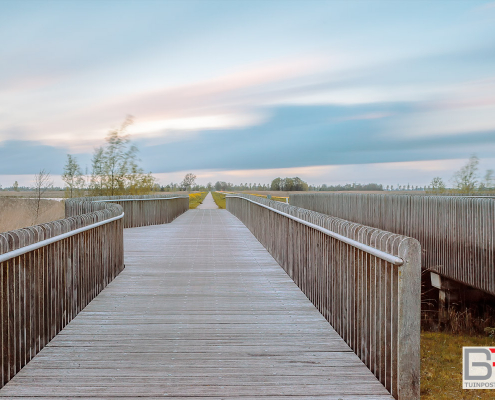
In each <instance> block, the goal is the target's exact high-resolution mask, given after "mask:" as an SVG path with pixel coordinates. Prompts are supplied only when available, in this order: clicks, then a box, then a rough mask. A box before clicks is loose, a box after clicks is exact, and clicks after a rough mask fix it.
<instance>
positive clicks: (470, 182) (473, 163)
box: [452, 154, 480, 193]
mask: <svg viewBox="0 0 495 400" xmlns="http://www.w3.org/2000/svg"><path fill="white" fill-rule="evenodd" d="M479 162H480V160H479V158H478V157H476V155H474V154H473V155H472V156H471V157H470V158H469V160H468V162H467V163H466V165H464V166H463V167H462V168H461V169H460V170H459V171H457V172H456V173H455V174H454V177H453V179H452V180H453V183H454V187H455V188H456V189H457V190H459V191H460V192H461V193H472V192H474V191H475V190H476V187H477V185H478V175H477V173H478V164H479Z"/></svg>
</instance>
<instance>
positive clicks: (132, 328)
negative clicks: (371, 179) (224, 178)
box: [0, 199, 392, 400]
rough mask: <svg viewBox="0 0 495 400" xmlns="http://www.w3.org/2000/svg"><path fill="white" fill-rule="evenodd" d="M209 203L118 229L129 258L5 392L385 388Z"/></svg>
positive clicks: (156, 394)
mask: <svg viewBox="0 0 495 400" xmlns="http://www.w3.org/2000/svg"><path fill="white" fill-rule="evenodd" d="M208 202H209V199H206V200H205V203H204V205H205V206H206V205H207V204H208ZM205 208H206V207H202V208H201V209H197V210H190V211H188V212H186V213H185V214H183V215H181V216H180V217H178V218H177V219H176V220H175V221H174V222H172V223H170V224H166V225H157V226H148V227H142V228H132V229H127V230H125V264H126V268H125V270H124V271H123V272H122V273H121V274H120V275H119V276H118V277H117V278H116V279H115V280H114V281H113V282H112V283H110V285H109V286H107V288H106V289H104V290H103V291H102V292H101V293H100V295H98V296H97V297H96V298H95V299H94V300H93V301H92V302H91V303H90V304H89V305H88V306H87V307H86V308H85V309H84V310H83V311H82V312H81V313H80V314H79V315H78V316H77V317H76V318H75V319H74V320H73V321H72V322H70V323H69V324H68V325H67V327H66V328H65V329H63V330H62V331H61V332H60V333H59V334H58V335H57V336H56V337H55V338H54V339H53V340H52V341H51V342H50V343H49V344H48V345H47V346H46V347H45V348H44V349H43V350H42V351H41V352H40V353H39V354H38V355H37V356H36V357H35V358H34V359H33V360H32V361H31V362H29V364H28V365H27V366H26V367H24V369H23V370H21V372H20V373H18V374H17V375H16V376H15V377H14V378H13V379H12V380H11V381H10V382H9V383H7V385H6V386H5V387H4V388H3V389H2V390H0V396H3V397H7V398H25V399H35V398H36V399H47V398H64V399H68V398H79V399H89V398H91V399H113V398H146V399H153V398H156V399H158V398H163V397H168V398H175V399H189V400H191V399H210V400H216V399H234V398H244V399H271V400H278V399H282V398H290V399H314V398H322V399H335V400H337V399H345V400H350V399H353V400H359V399H364V400H385V399H392V397H391V396H390V395H389V394H388V393H387V391H386V390H385V388H384V387H383V386H382V385H381V384H380V383H379V382H378V380H377V379H376V378H375V377H374V375H373V374H372V373H371V372H370V371H369V370H368V368H366V366H365V365H364V364H363V363H362V362H361V361H360V360H359V358H358V357H357V356H356V355H355V354H354V352H353V351H352V350H351V349H350V348H349V347H348V346H347V345H346V344H345V342H344V341H343V340H342V339H341V338H340V337H339V336H338V335H337V334H336V333H335V331H334V330H333V329H332V327H331V326H330V325H329V324H328V322H327V321H326V320H325V319H324V318H323V316H322V315H321V314H320V313H319V312H318V311H317V310H316V308H315V307H314V306H313V305H312V304H311V303H310V301H309V300H308V299H307V298H306V296H305V295H304V294H303V293H302V292H301V291H300V290H299V288H298V287H297V286H296V285H295V284H294V282H293V281H292V280H291V279H290V278H289V277H288V276H287V275H286V273H285V272H284V271H283V269H282V268H281V267H280V266H279V265H278V264H277V263H276V262H275V261H274V259H273V258H272V257H271V256H270V254H269V253H268V252H267V251H266V250H265V249H264V247H263V246H262V245H261V244H260V243H259V242H258V241H257V240H256V239H255V238H254V236H253V235H252V234H251V233H250V231H249V230H248V229H247V228H246V227H245V226H244V225H243V224H242V223H241V222H240V221H239V220H238V219H237V218H236V217H234V216H233V215H231V214H230V213H229V212H228V211H226V210H219V209H216V210H215V209H208V208H206V209H205Z"/></svg>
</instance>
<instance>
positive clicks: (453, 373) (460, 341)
mask: <svg viewBox="0 0 495 400" xmlns="http://www.w3.org/2000/svg"><path fill="white" fill-rule="evenodd" d="M493 345H495V339H494V338H490V337H487V336H467V335H454V334H451V333H444V332H422V333H421V399H422V400H452V399H455V400H457V399H463V400H464V399H469V400H471V399H482V400H485V399H494V398H495V390H488V389H485V390H478V389H476V390H464V389H462V347H463V346H493Z"/></svg>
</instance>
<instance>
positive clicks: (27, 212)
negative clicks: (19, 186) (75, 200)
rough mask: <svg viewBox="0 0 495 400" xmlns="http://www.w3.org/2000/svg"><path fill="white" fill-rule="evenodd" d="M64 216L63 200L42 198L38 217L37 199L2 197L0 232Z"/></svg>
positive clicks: (0, 202)
mask: <svg viewBox="0 0 495 400" xmlns="http://www.w3.org/2000/svg"><path fill="white" fill-rule="evenodd" d="M64 216H65V210H64V203H63V202H62V201H56V200H41V203H40V211H39V215H38V218H36V200H29V199H20V198H0V232H6V231H12V230H14V229H20V228H25V227H27V226H32V225H37V224H42V223H44V222H50V221H54V220H57V219H61V218H64Z"/></svg>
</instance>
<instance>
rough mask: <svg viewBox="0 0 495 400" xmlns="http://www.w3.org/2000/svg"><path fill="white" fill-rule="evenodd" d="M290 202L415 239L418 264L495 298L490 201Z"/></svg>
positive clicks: (340, 198) (315, 198)
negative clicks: (419, 246)
mask: <svg viewBox="0 0 495 400" xmlns="http://www.w3.org/2000/svg"><path fill="white" fill-rule="evenodd" d="M290 204H292V205H294V206H297V207H303V208H307V209H310V210H313V211H317V212H320V213H323V214H328V215H331V216H334V217H338V218H343V219H346V220H349V221H353V222H356V223H359V224H364V225H369V226H373V227H375V228H379V229H383V230H386V231H389V232H394V233H397V234H401V235H406V236H409V237H413V238H415V239H417V240H418V241H419V242H420V243H421V248H422V266H423V268H425V269H429V270H431V271H434V272H436V273H438V274H440V275H443V276H445V277H446V278H449V279H452V280H455V281H457V282H460V283H463V284H465V285H469V286H472V287H474V288H476V289H479V290H483V291H485V292H487V293H490V294H492V295H495V272H494V263H495V200H494V199H493V198H490V197H471V196H469V197H468V196H419V195H389V194H356V193H352V194H351V193H331V194H330V193H325V194H294V195H290Z"/></svg>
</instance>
